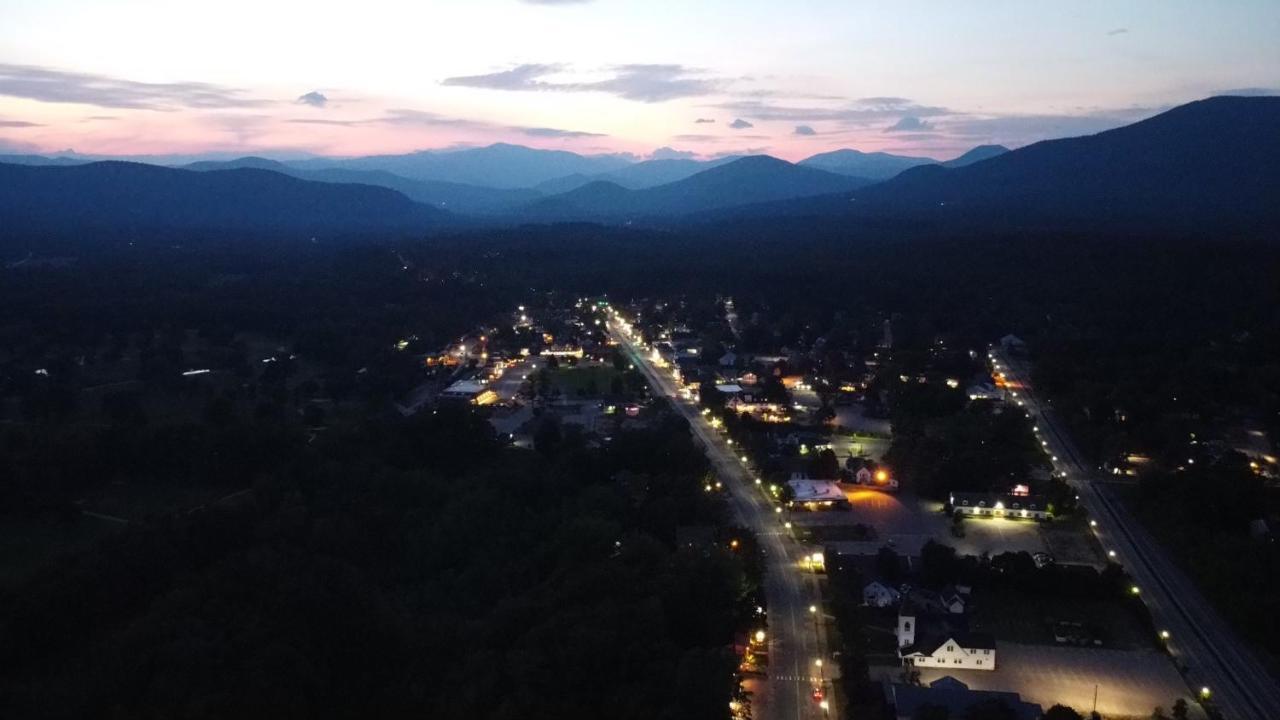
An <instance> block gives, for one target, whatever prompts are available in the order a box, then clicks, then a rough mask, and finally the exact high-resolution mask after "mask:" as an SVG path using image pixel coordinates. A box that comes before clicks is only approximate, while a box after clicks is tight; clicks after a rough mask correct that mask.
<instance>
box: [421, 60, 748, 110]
mask: <svg viewBox="0 0 1280 720" xmlns="http://www.w3.org/2000/svg"><path fill="white" fill-rule="evenodd" d="M565 70H566V69H565V67H564V66H563V65H556V64H541V63H528V64H524V65H517V66H515V67H513V68H511V69H509V70H501V71H499V72H493V73H487V74H484V75H463V76H458V77H450V78H445V79H444V80H443V81H442V84H444V85H448V86H452V87H471V88H481V89H485V90H508V91H551V92H605V93H610V94H613V95H617V96H618V97H622V98H626V99H627V100H635V101H638V102H646V103H654V102H663V101H666V100H674V99H676V98H683V97H696V96H699V95H710V94H712V93H714V92H717V91H718V90H719V89H720V87H721V86H722V85H723V81H722V80H719V79H715V78H705V77H699V75H701V71H698V70H694V69H692V68H687V67H684V66H683V65H617V66H614V67H612V68H610V70H611V72H613V77H611V78H608V79H605V80H596V81H592V82H553V81H548V80H546V79H545V78H547V77H548V76H550V75H555V74H558V73H563V72H565Z"/></svg>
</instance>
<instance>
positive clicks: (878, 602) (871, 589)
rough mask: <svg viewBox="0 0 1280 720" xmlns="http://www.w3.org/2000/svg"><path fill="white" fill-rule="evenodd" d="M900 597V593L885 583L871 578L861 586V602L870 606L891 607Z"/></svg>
mask: <svg viewBox="0 0 1280 720" xmlns="http://www.w3.org/2000/svg"><path fill="white" fill-rule="evenodd" d="M901 599H902V593H900V592H898V591H897V590H894V589H893V588H891V587H889V586H888V585H885V584H884V583H882V582H880V581H879V580H872V581H871V582H869V583H867V584H866V586H865V587H863V588H862V604H863V605H869V606H871V607H878V608H884V607H892V606H894V605H897V604H898V601H899V600H901Z"/></svg>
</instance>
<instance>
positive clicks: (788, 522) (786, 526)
mask: <svg viewBox="0 0 1280 720" xmlns="http://www.w3.org/2000/svg"><path fill="white" fill-rule="evenodd" d="M782 527H784V528H786V529H788V530H790V529H791V521H790V520H788V521H786V522H784V523H782Z"/></svg>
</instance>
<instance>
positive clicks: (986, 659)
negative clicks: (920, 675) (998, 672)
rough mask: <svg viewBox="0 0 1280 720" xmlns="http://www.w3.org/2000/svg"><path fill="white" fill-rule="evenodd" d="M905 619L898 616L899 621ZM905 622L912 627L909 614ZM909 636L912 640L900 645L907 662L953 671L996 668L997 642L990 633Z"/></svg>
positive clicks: (899, 653) (899, 654) (900, 651)
mask: <svg viewBox="0 0 1280 720" xmlns="http://www.w3.org/2000/svg"><path fill="white" fill-rule="evenodd" d="M903 621H904V619H903V618H899V623H902V622H903ZM905 622H906V624H907V626H908V627H910V626H911V624H912V622H913V620H912V618H910V617H907V618H905ZM899 629H901V626H900V628H899ZM909 637H910V639H911V643H910V644H909V645H903V646H900V647H899V648H898V656H899V657H901V658H902V663H903V664H904V665H912V666H915V667H945V668H949V669H953V670H995V669H996V641H995V638H993V637H992V636H991V635H988V634H987V633H966V632H956V633H940V634H934V633H926V634H924V635H909Z"/></svg>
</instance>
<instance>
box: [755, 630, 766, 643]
mask: <svg viewBox="0 0 1280 720" xmlns="http://www.w3.org/2000/svg"><path fill="white" fill-rule="evenodd" d="M764 637H765V636H764V631H763V630H757V631H756V642H758V643H762V642H764Z"/></svg>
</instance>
